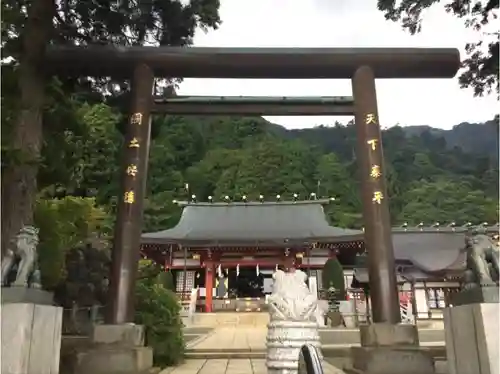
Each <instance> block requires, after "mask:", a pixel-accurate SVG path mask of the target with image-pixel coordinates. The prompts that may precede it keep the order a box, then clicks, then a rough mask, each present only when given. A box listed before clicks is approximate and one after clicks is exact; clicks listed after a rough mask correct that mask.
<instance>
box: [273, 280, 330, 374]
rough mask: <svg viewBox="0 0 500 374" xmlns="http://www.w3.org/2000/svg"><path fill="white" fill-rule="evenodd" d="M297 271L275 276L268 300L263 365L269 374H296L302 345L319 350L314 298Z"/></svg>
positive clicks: (316, 300)
mask: <svg viewBox="0 0 500 374" xmlns="http://www.w3.org/2000/svg"><path fill="white" fill-rule="evenodd" d="M306 277H307V276H306V274H305V273H304V272H302V271H300V270H295V271H292V272H286V273H285V272H283V271H281V270H278V271H276V272H275V273H274V275H273V278H274V286H273V294H272V295H271V296H270V297H269V298H268V303H269V304H268V305H269V315H270V318H269V319H270V322H269V324H268V325H267V344H266V346H267V355H266V366H267V372H268V374H297V373H298V370H299V354H300V351H301V348H302V346H303V345H304V344H309V345H310V346H311V347H314V349H316V350H317V351H318V356H319V360H321V359H322V357H321V352H320V350H319V349H320V340H319V333H318V322H317V314H318V313H317V310H318V299H317V296H316V295H315V294H313V293H311V292H310V290H309V289H308V288H307V286H306V284H305V280H306Z"/></svg>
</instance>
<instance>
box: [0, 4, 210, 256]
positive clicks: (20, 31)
mask: <svg viewBox="0 0 500 374" xmlns="http://www.w3.org/2000/svg"><path fill="white" fill-rule="evenodd" d="M219 5H220V4H219V0H192V1H190V2H189V3H188V4H183V3H181V2H180V1H177V0H148V1H147V0H138V1H88V0H87V1H82V0H65V1H61V2H55V1H54V0H37V1H34V0H6V1H3V2H2V13H3V14H2V15H3V19H2V57H3V58H4V59H5V58H8V62H7V65H8V68H7V69H5V72H6V73H8V74H9V75H10V76H9V78H11V79H9V82H11V81H16V80H17V86H18V90H17V92H12V91H11V92H8V93H7V94H4V92H2V101H3V100H4V99H5V98H6V97H7V96H9V95H10V98H12V97H16V96H18V97H19V100H8V101H7V102H8V103H12V104H13V105H16V106H15V107H14V108H8V109H9V110H8V113H9V114H10V115H11V117H12V118H15V120H12V126H10V127H9V130H10V131H8V135H9V136H8V140H7V141H4V139H2V143H3V145H4V144H6V143H7V145H8V149H5V147H4V149H3V156H6V155H8V156H9V157H7V158H8V162H4V163H3V164H2V174H3V175H2V202H3V204H2V239H1V244H2V251H4V250H5V248H6V247H7V246H8V244H9V242H10V240H11V239H12V238H13V236H14V235H15V234H16V232H17V231H18V230H19V229H20V227H22V225H26V224H31V223H32V222H33V205H34V201H35V195H36V191H37V172H38V168H39V159H40V153H41V148H42V145H43V125H42V116H43V114H44V113H43V111H44V109H45V108H44V105H45V104H46V102H45V99H46V97H45V89H46V83H47V82H46V81H45V79H44V78H45V76H44V74H43V71H42V69H43V60H44V52H45V48H46V46H47V45H48V43H49V42H54V43H60V44H61V43H66V44H75V43H77V44H79V45H82V44H114V45H125V46H129V45H143V44H145V43H147V44H150V45H151V44H155V45H189V44H191V43H192V40H193V35H194V32H195V30H196V29H197V28H198V27H201V28H202V29H203V30H207V29H209V28H217V27H218V25H219V24H220V18H219V13H218V9H219ZM5 75H6V74H5ZM3 77H4V69H2V78H3ZM64 81H65V85H64V86H65V87H66V88H67V87H71V88H72V89H75V88H76V87H78V88H79V89H83V88H84V89H87V90H88V89H89V88H90V89H92V88H95V87H96V84H95V83H97V87H100V88H101V91H100V93H102V92H104V91H102V88H106V91H107V92H108V93H109V92H111V93H112V94H114V93H116V92H115V91H116V89H115V87H117V83H119V85H118V86H119V87H121V88H123V87H125V88H126V87H127V85H126V84H124V83H125V82H114V81H112V80H110V79H106V80H97V81H92V82H90V83H89V81H88V80H82V79H80V80H77V81H75V80H70V79H64ZM85 82H86V83H85ZM82 83H85V84H82ZM2 109H4V105H2ZM2 133H3V134H2V135H7V132H6V131H4V130H3V129H2Z"/></svg>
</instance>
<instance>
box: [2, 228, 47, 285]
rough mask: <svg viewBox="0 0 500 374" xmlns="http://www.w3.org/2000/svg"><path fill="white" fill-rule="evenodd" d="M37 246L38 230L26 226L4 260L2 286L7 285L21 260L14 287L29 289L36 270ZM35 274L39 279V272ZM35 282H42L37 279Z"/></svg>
mask: <svg viewBox="0 0 500 374" xmlns="http://www.w3.org/2000/svg"><path fill="white" fill-rule="evenodd" d="M37 245H38V229H37V228H35V227H33V226H24V227H23V228H22V229H21V230H20V231H19V234H17V236H16V238H15V241H14V243H13V245H12V246H11V247H10V248H9V249H8V250H7V253H6V254H5V256H4V257H3V258H2V286H3V285H5V284H6V282H7V280H8V278H9V274H10V272H11V270H12V268H13V266H14V265H15V264H16V262H17V261H18V260H19V264H18V265H17V274H16V279H15V280H14V282H13V283H12V286H20V287H28V280H29V277H30V275H31V274H32V273H33V271H34V270H35V269H34V265H35V263H36V259H37V256H36V247H37ZM34 273H36V274H35V275H36V276H37V277H38V278H39V274H38V273H39V271H38V270H35V271H34ZM34 282H35V283H39V282H40V280H39V279H36V280H34ZM36 286H38V284H37V285H36Z"/></svg>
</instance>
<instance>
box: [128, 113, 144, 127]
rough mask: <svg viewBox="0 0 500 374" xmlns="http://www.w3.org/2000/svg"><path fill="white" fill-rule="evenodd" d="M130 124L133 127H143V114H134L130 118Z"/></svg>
mask: <svg viewBox="0 0 500 374" xmlns="http://www.w3.org/2000/svg"><path fill="white" fill-rule="evenodd" d="M130 123H131V124H132V125H139V126H140V125H142V113H134V114H132V116H131V117H130Z"/></svg>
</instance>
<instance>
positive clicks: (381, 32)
mask: <svg viewBox="0 0 500 374" xmlns="http://www.w3.org/2000/svg"><path fill="white" fill-rule="evenodd" d="M220 16H221V19H222V22H223V23H222V25H221V27H220V28H219V29H218V30H217V31H210V32H209V33H207V34H205V33H203V32H202V31H199V32H198V33H197V34H196V37H195V43H194V44H195V46H200V47H201V46H203V47H455V48H459V49H460V50H461V51H462V56H464V54H463V48H464V46H465V43H466V42H468V41H472V40H474V39H475V38H477V37H478V35H477V34H476V33H473V32H471V31H469V30H466V29H465V28H464V26H463V23H462V21H460V20H458V19H456V18H454V17H453V16H451V15H448V14H446V13H445V12H444V10H443V9H442V8H441V7H440V6H439V5H437V6H436V7H434V8H432V9H431V11H429V12H427V13H426V14H425V17H424V24H423V31H422V33H420V34H418V35H415V36H411V35H409V34H408V33H407V32H405V31H403V30H402V29H401V27H400V26H399V24H395V23H392V22H389V21H386V20H385V19H384V16H383V14H382V13H381V12H379V11H378V10H377V9H376V0H301V1H298V0H221V8H220ZM359 25H365V27H361V28H359ZM178 93H179V94H181V95H213V96H218V95H226V96H231V95H236V96H238V95H248V96H342V95H346V96H350V95H351V86H350V81H349V80H326V79H325V80H241V79H186V80H185V81H184V82H183V83H182V84H181V86H180V90H179V92H178ZM377 95H378V102H379V115H380V119H381V122H382V123H383V125H384V127H391V126H394V125H395V124H398V123H399V124H400V125H402V126H406V125H430V126H433V127H439V128H445V129H449V128H451V127H452V126H454V125H456V124H458V123H461V122H465V121H468V122H480V121H486V120H489V119H492V118H493V116H494V115H495V113H496V111H497V110H498V109H497V103H496V95H492V96H490V97H485V98H473V96H472V92H471V91H470V90H464V89H460V88H459V86H458V82H457V79H456V78H455V79H432V80H430V79H429V80H403V79H399V80H378V81H377ZM268 119H269V120H270V121H272V122H275V123H279V124H281V125H284V126H285V127H287V128H304V127H312V126H315V125H320V124H324V125H329V124H332V123H334V122H335V120H337V121H340V122H342V123H346V122H347V121H348V120H350V118H349V117H268Z"/></svg>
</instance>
